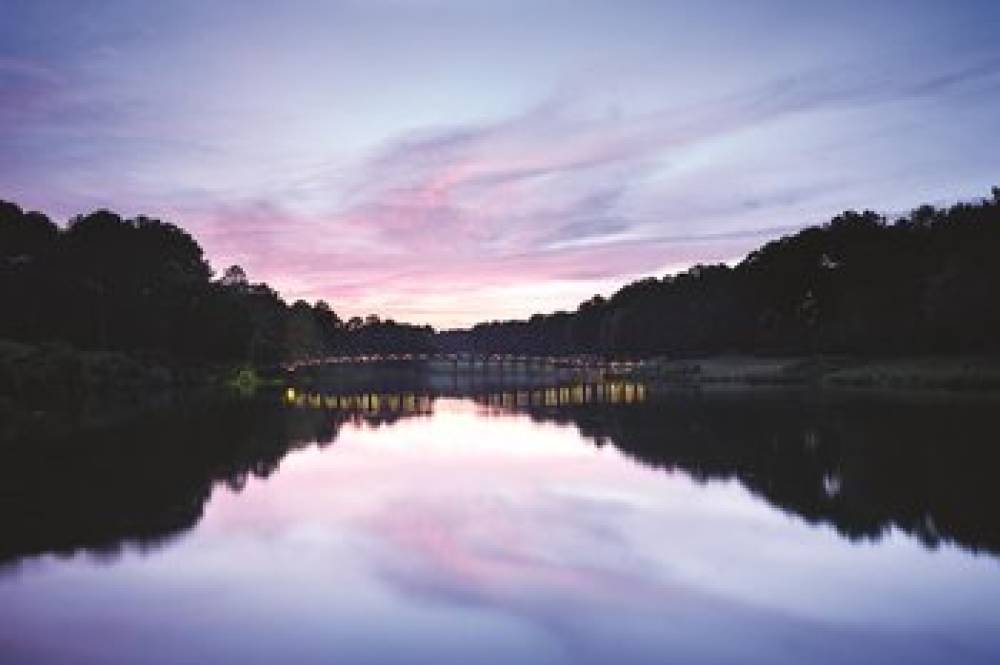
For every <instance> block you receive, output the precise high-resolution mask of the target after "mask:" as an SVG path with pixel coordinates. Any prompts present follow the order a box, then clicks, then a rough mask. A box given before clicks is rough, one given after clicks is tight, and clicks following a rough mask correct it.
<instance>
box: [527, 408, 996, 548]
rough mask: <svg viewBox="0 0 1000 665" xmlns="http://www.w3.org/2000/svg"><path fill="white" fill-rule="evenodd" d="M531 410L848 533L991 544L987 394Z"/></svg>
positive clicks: (992, 483)
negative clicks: (950, 398) (960, 398)
mask: <svg viewBox="0 0 1000 665" xmlns="http://www.w3.org/2000/svg"><path fill="white" fill-rule="evenodd" d="M532 415H533V417H535V418H537V419H539V420H558V421H561V422H565V423H572V424H575V425H576V426H577V427H578V428H579V429H580V431H581V433H582V434H583V435H585V436H586V437H588V438H590V439H592V440H593V441H595V443H597V444H598V445H604V444H605V443H611V444H613V445H614V446H615V447H616V448H618V449H620V450H621V451H623V452H624V453H625V454H626V455H628V456H630V457H632V458H633V459H636V460H638V461H639V462H641V463H643V464H645V465H647V466H651V467H656V468H663V469H668V470H675V469H676V470H680V471H682V472H684V473H685V474H687V475H689V476H690V477H692V478H694V479H695V480H697V481H700V482H704V481H708V480H725V479H735V480H738V481H739V482H740V483H741V484H742V485H743V486H744V487H746V488H747V489H748V490H750V491H751V492H752V493H754V494H756V495H758V496H761V497H763V498H765V499H766V500H767V501H768V502H769V503H771V504H772V505H774V506H777V507H779V508H781V509H783V510H786V511H788V512H790V513H793V514H795V515H798V516H800V517H802V518H804V519H806V520H807V521H808V522H810V523H828V524H832V525H833V526H834V527H835V528H836V529H837V531H838V532H839V533H840V534H842V535H843V536H845V537H848V538H850V539H852V540H857V539H861V538H872V539H878V538H880V537H881V536H883V535H884V534H885V533H887V532H888V531H889V530H890V529H892V528H897V529H900V530H901V531H903V532H905V533H907V534H910V535H912V536H915V537H917V538H919V539H920V540H921V541H922V542H923V543H924V544H925V545H927V546H928V547H935V546H937V545H938V544H939V543H942V542H952V543H955V544H956V545H958V546H960V547H962V548H964V549H968V550H972V551H984V552H989V553H992V554H1000V518H998V517H997V516H996V514H995V507H996V506H997V505H1000V485H998V484H997V482H996V476H995V474H996V468H997V463H998V462H1000V449H998V448H997V443H998V442H1000V436H998V435H1000V422H998V421H997V420H996V418H995V416H994V415H993V409H992V408H991V407H990V406H988V405H982V404H978V405H977V404H964V405H958V404H950V405H948V404H903V403H898V402H896V403H890V402H885V401H879V402H872V401H865V402H861V401H853V402H852V401H840V402H839V403H826V404H819V403H817V402H815V401H812V402H810V401H809V400H807V399H804V398H803V397H802V396H788V395H785V396H783V397H781V398H780V399H766V398H747V396H746V395H742V396H731V397H721V396H712V397H697V396H687V397H676V398H671V399H669V400H666V401H656V402H652V403H646V404H643V405H637V406H634V407H630V408H626V409H621V408H613V407H605V408H600V407H598V408H594V407H587V408H583V409H580V408H574V407H569V408H567V409H561V410H559V411H552V410H534V411H532Z"/></svg>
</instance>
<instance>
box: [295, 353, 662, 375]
mask: <svg viewBox="0 0 1000 665" xmlns="http://www.w3.org/2000/svg"><path fill="white" fill-rule="evenodd" d="M389 363H393V364H398V363H419V364H424V365H426V366H427V367H428V368H431V369H436V370H450V371H454V372H459V371H497V372H506V371H511V372H514V371H523V372H544V371H552V370H603V371H609V372H612V373H619V372H620V373H627V372H631V371H633V370H635V369H637V368H639V367H641V366H642V365H643V364H644V363H643V361H641V360H640V361H630V360H607V359H605V358H601V357H599V356H592V355H574V356H532V355H514V354H502V353H387V354H367V355H364V354H362V355H344V356H324V357H317V358H308V359H304V360H298V361H295V362H291V363H286V364H285V365H284V368H285V369H286V370H288V371H292V372H294V371H295V370H297V369H299V368H303V367H327V366H337V365H374V364H389Z"/></svg>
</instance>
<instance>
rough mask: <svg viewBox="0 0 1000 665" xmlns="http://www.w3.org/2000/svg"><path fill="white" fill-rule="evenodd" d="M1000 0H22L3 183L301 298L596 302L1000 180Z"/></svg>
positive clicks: (436, 307)
mask: <svg viewBox="0 0 1000 665" xmlns="http://www.w3.org/2000/svg"><path fill="white" fill-rule="evenodd" d="M998 34H1000V3H998V2H995V1H992V0H988V1H979V2H972V1H967V2H963V1H961V0H957V1H954V2H937V1H935V2H923V1H921V0H906V1H900V2H889V1H879V0H867V1H865V2H855V1H853V0H844V1H841V2H836V3H830V2H822V3H821V2H801V1H796V2H784V1H780V2H779V1H776V0H757V1H754V2H717V1H711V0H709V1H704V2H693V1H691V2H671V1H669V0H663V1H659V2H640V1H633V0H614V1H612V0H607V1H605V2H589V1H587V0H575V1H572V2H571V1H561V0H549V1H545V0H536V1H534V2H528V1H525V0H503V1H497V2H486V1H485V0H481V1H476V0H464V1H460V0H455V1H447V0H425V1H418V0H410V1H406V0H345V1H339V2H338V1H336V0H329V1H322V2H321V1H319V0H303V1H295V0H286V1H284V2H280V3H279V2H265V1H258V0H215V1H212V2H206V1H204V0H199V1H187V0H177V1H170V2H166V1H165V2H155V3H154V2H146V1H134V2H127V1H124V0H101V1H91V0H65V1H63V2H53V1H48V0H0V198H2V199H7V200H12V201H15V202H17V203H19V204H20V205H22V206H23V207H26V208H31V209H38V210H42V211H43V212H46V213H47V214H49V215H50V216H52V217H53V218H54V219H56V220H57V221H59V222H65V221H66V220H67V219H68V218H70V217H71V216H73V215H76V214H80V213H86V212H89V211H92V210H95V209H99V208H109V209H112V210H115V211H117V212H119V213H121V214H123V215H126V216H133V215H137V214H146V215H149V216H154V217H159V218H161V219H164V220H166V221H170V222H173V223H176V224H178V225H179V226H182V227H183V228H185V229H187V230H188V231H190V232H191V233H192V234H193V235H194V236H195V237H196V239H197V240H198V241H199V242H200V243H201V245H202V246H203V247H204V248H205V250H206V254H207V256H208V258H209V260H210V261H211V263H212V265H213V267H214V268H215V269H216V271H217V272H218V273H221V272H222V270H223V269H224V268H225V267H226V266H228V265H230V264H233V263H238V264H240V265H241V266H243V267H244V269H245V270H246V271H247V273H248V274H249V276H250V278H251V280H252V281H266V282H267V283H269V284H271V285H272V286H274V287H275V288H276V289H278V290H279V292H280V293H281V294H282V295H283V296H284V297H285V298H286V299H288V300H294V299H297V298H303V299H306V300H309V301H313V300H316V299H325V300H327V301H328V302H329V303H330V304H331V305H332V306H333V308H334V309H335V311H337V312H338V313H339V314H340V315H341V316H343V317H345V318H346V317H348V316H353V315H365V314H368V313H377V314H379V315H381V316H383V317H391V318H395V319H397V320H406V321H413V322H416V323H430V324H433V325H435V326H439V327H450V326H458V325H466V324H470V323H473V322H475V321H479V320H491V319H506V318H513V317H525V316H528V315H530V314H531V313H533V312H536V311H553V310H556V309H570V310H572V309H574V308H575V307H576V306H577V304H578V303H579V302H580V301H582V300H584V299H586V298H589V297H590V296H591V295H593V294H595V293H602V294H605V295H608V294H610V293H613V292H614V290H616V289H617V288H618V287H620V286H621V285H622V284H624V283H626V282H628V281H630V280H633V279H636V278H639V277H644V276H648V275H656V276H662V275H664V274H667V273H670V272H676V271H679V270H683V269H685V268H686V267H689V266H691V265H693V264H695V263H699V262H701V263H709V262H720V261H726V262H732V261H736V260H738V259H739V258H741V257H742V256H743V255H744V254H745V253H746V252H747V251H749V250H751V249H753V248H754V247H756V246H758V245H760V244H761V243H763V242H765V241H767V240H769V239H771V238H774V237H777V236H780V235H781V234H784V233H788V232H791V231H794V230H795V229H798V228H801V227H803V226H808V225H811V224H816V223H822V222H824V221H826V220H828V219H829V218H830V217H832V216H833V215H835V214H837V213H838V212H840V211H843V210H846V209H863V208H871V209H874V210H877V211H880V212H883V213H886V214H890V215H893V214H899V213H903V212H905V211H907V210H910V209H912V208H913V207H915V206H916V205H918V204H920V203H924V202H931V203H939V204H944V203H950V202H953V201H955V200H959V199H962V200H968V199H973V198H976V197H980V196H984V195H986V194H987V193H988V192H989V190H990V187H991V186H993V185H1000V150H998V149H997V147H998V139H997V137H998V136H1000V39H998V38H997V35H998Z"/></svg>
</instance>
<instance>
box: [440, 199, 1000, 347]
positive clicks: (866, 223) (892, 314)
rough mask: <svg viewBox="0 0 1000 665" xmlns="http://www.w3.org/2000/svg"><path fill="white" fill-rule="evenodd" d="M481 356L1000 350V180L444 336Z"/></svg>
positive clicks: (843, 218) (841, 219)
mask: <svg viewBox="0 0 1000 665" xmlns="http://www.w3.org/2000/svg"><path fill="white" fill-rule="evenodd" d="M441 341H442V342H443V343H444V345H445V346H448V347H450V348H456V349H457V348H469V349H474V350H476V351H482V352H512V353H565V352H567V351H573V352H585V353H596V354H605V355H634V356H651V355H661V354H663V355H673V356H697V355H703V354H719V353H750V354H799V353H848V354H878V355H897V354H925V353H945V354H951V353H984V352H996V351H1000V188H993V191H992V198H991V199H988V200H983V201H981V202H977V203H959V204H956V205H954V206H952V207H951V208H948V209H938V208H935V207H932V206H927V205H925V206H922V207H920V208H917V209H916V210H914V211H913V212H912V213H910V214H909V215H906V216H904V217H900V218H899V219H896V220H894V221H889V220H888V219H886V218H885V217H883V216H881V215H878V214H876V213H874V212H871V211H865V212H862V213H857V212H845V213H843V214H841V215H838V216H837V217H835V218H834V219H832V220H831V221H830V222H829V223H827V224H824V225H822V226H816V227H810V228H807V229H805V230H803V231H800V232H799V233H796V234H795V235H791V236H787V237H784V238H781V239H779V240H775V241H773V242H769V243H767V244H766V245H764V246H763V247H761V248H760V249H757V250H755V251H753V252H751V253H750V254H749V255H748V256H747V257H746V258H745V259H743V261H741V262H740V263H739V264H738V265H736V266H735V267H729V266H727V265H697V266H694V267H693V268H691V269H690V270H687V271H685V272H682V273H679V274H676V275H668V276H666V277H664V278H662V279H657V278H653V277H650V278H648V279H643V280H639V281H637V282H633V283H631V284H628V285H627V286H625V287H623V288H622V289H620V290H619V291H618V292H617V293H615V294H614V295H612V296H611V297H610V298H607V299H605V298H602V297H601V296H594V297H593V298H592V299H590V300H588V301H586V302H584V303H582V304H581V305H580V306H579V308H577V310H576V311H575V312H556V313H554V314H549V315H542V314H536V315H534V316H532V317H531V318H530V319H528V320H527V321H503V322H492V323H481V324H478V325H476V326H474V327H473V328H472V329H471V330H467V331H449V332H445V333H442V335H441Z"/></svg>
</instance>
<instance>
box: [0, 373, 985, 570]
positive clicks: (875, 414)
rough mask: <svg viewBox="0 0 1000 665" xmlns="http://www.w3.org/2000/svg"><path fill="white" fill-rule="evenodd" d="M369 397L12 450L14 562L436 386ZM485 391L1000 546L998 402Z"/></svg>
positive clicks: (8, 555)
mask: <svg viewBox="0 0 1000 665" xmlns="http://www.w3.org/2000/svg"><path fill="white" fill-rule="evenodd" d="M364 395H366V394H364V393H361V394H347V395H334V394H330V393H324V394H322V395H316V394H310V395H307V396H305V397H303V396H302V395H300V394H296V395H295V397H294V399H292V400H291V401H292V402H294V403H295V404H296V405H298V406H294V407H290V406H288V405H287V404H286V405H281V404H278V403H277V401H269V402H265V403H261V402H259V401H253V402H238V401H235V402H231V403H226V404H222V405H215V406H213V407H211V408H208V407H197V408H195V407H191V408H189V409H187V410H181V411H179V412H178V411H174V412H170V413H163V414H162V415H158V416H153V417H151V418H149V419H146V420H143V421H141V422H135V423H133V424H131V425H128V426H116V427H108V428H104V429H101V430H92V431H89V432H84V433H80V434H77V435H76V436H74V437H72V438H70V439H67V440H61V441H56V442H52V443H49V444H41V443H36V444H32V445H23V446H9V447H8V448H7V449H6V450H5V451H4V455H3V464H0V524H2V525H3V526H2V528H3V536H2V538H0V561H5V560H6V561H12V560H16V559H18V558H20V557H23V556H30V555H35V554H41V553H45V552H56V553H72V552H74V551H78V550H81V549H83V550H87V551H89V552H91V553H92V554H96V555H100V556H108V557H114V556H115V555H116V554H117V552H118V551H119V550H120V548H121V547H122V545H123V544H129V545H133V546H136V547H139V548H140V549H143V548H150V547H155V546H157V545H158V544H160V543H161V542H163V541H165V540H168V539H170V538H172V537H173V536H175V535H177V534H179V533H181V532H183V531H185V530H187V529H189V528H191V527H193V526H194V525H195V524H196V523H197V522H198V520H199V519H200V518H201V516H202V513H203V510H204V505H205V502H206V501H207V500H208V498H209V496H210V495H211V492H212V490H213V487H214V486H215V485H216V483H224V484H225V485H227V486H228V487H230V488H232V489H233V490H235V491H239V490H241V489H242V488H243V487H244V486H245V485H246V484H247V482H248V481H249V480H250V478H252V477H256V478H267V477H268V476H270V475H271V474H272V473H274V472H275V470H276V469H277V468H278V466H279V464H280V463H281V460H282V459H283V458H284V456H285V455H287V454H288V453H289V452H290V451H292V450H296V449H299V448H304V447H307V446H311V445H313V444H316V445H318V446H320V447H323V446H326V445H329V444H330V443H332V442H333V441H334V440H335V439H336V437H337V435H338V433H339V431H340V428H341V426H342V425H343V424H344V423H345V422H365V423H367V424H369V425H372V426H378V425H381V424H387V423H392V422H394V421H396V420H398V419H400V418H405V417H414V416H421V415H423V414H426V413H428V412H429V411H430V410H432V409H431V408H430V407H432V405H433V400H434V398H435V397H436V396H437V395H435V394H430V393H424V394H417V393H405V394H404V393H400V394H397V395H395V396H393V395H392V394H378V395H377V397H374V399H373V395H374V394H372V393H368V394H367V397H366V396H364ZM469 396H470V397H472V398H473V399H474V400H475V401H476V402H477V403H478V404H479V405H480V406H482V407H484V412H485V413H502V412H511V411H518V412H525V413H528V414H530V415H531V416H532V417H533V418H535V419H537V420H541V421H556V422H560V423H564V424H572V425H575V426H576V427H577V428H578V429H579V430H580V432H581V433H582V434H583V435H584V436H585V437H587V438H588V439H590V440H592V441H594V442H595V443H596V444H597V445H606V444H608V443H610V444H612V445H614V446H615V447H616V448H618V449H620V450H621V451H623V452H624V453H625V454H626V455H628V456H630V457H631V458H633V459H635V460H637V461H638V462H641V463H642V464H644V465H647V466H651V467H655V468H663V469H671V470H673V469H676V470H680V471H682V472H683V473H685V474H687V475H689V476H691V477H692V478H694V479H696V480H698V481H702V482H704V481H708V480H723V479H735V480H738V481H739V482H740V483H741V484H743V485H744V486H745V487H746V488H747V489H749V490H750V491H751V492H753V493H754V494H756V495H758V496H760V497H763V498H764V499H766V500H767V501H768V502H769V503H771V504H772V505H775V506H777V507H779V508H781V509H783V510H786V511H788V512H790V513H792V514H795V515H798V516H800V517H802V518H804V519H806V520H807V521H809V522H811V523H828V524H832V525H833V526H834V527H835V528H836V529H837V530H838V532H840V533H841V534H842V535H844V536H846V537H848V538H851V539H860V538H875V539H877V538H879V537H881V536H882V535H883V534H885V533H886V532H887V531H888V530H889V529H890V528H894V527H895V528H898V529H900V530H902V531H904V532H906V533H908V534H911V535H913V536H915V537H918V538H919V539H920V540H921V541H922V542H924V543H925V544H926V545H928V546H935V545H937V544H938V543H940V542H953V543H955V544H957V545H959V546H961V547H963V548H965V549H969V550H973V551H985V552H989V553H992V554H1000V520H998V519H997V518H996V517H995V516H994V515H993V507H994V506H996V505H998V503H1000V502H998V499H1000V487H998V486H997V484H996V483H995V481H994V473H995V471H994V470H995V469H996V464H997V462H998V461H1000V450H997V449H996V447H995V445H996V442H997V441H998V440H1000V437H997V434H998V432H1000V424H998V423H997V422H995V418H993V417H992V416H991V411H992V409H991V408H990V406H983V405H978V406H977V405H973V404H969V405H951V406H948V405H942V404H934V405H905V404H899V403H886V402H878V403H873V402H870V401H869V402H864V403H862V402H858V403H850V402H838V403H827V404H821V403H818V402H816V401H810V400H808V399H805V398H803V397H802V396H788V395H783V396H781V397H780V399H779V398H759V397H751V398H748V397H747V396H746V395H739V396H731V397H724V396H712V397H707V396H703V397H700V396H698V395H695V394H692V395H686V396H685V395H681V396H671V397H669V398H662V399H661V398H659V397H657V398H651V397H650V396H649V394H648V392H647V391H646V390H645V389H643V388H640V387H639V386H637V385H632V386H631V387H630V388H628V389H626V386H625V384H620V385H619V387H618V388H614V389H609V388H608V386H604V387H603V388H602V389H601V390H600V391H599V390H598V389H597V388H596V387H595V386H590V387H589V388H588V387H584V386H569V387H561V388H549V389H545V390H541V391H531V390H524V391H519V390H490V391H486V392H481V393H477V394H475V395H469ZM626 396H628V397H626ZM334 397H336V400H334V399H333V398H334ZM397 398H398V399H397ZM286 399H287V396H286ZM394 405H395V406H397V407H398V408H396V409H393V408H392V407H393V406H394ZM408 405H409V406H412V407H413V408H407V407H408Z"/></svg>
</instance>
